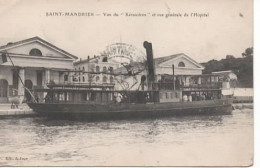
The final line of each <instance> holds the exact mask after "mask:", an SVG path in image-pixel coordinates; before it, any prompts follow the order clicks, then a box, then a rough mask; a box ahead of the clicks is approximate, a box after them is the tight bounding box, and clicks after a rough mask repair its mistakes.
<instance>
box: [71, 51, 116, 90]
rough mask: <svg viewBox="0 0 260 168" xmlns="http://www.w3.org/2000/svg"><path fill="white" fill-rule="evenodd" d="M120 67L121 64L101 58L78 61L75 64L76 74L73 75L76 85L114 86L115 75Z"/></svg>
mask: <svg viewBox="0 0 260 168" xmlns="http://www.w3.org/2000/svg"><path fill="white" fill-rule="evenodd" d="M119 66H120V64H119V63H115V62H112V61H109V60H107V59H104V57H101V56H94V57H92V58H88V59H85V60H79V61H76V62H74V70H75V72H74V73H73V74H72V75H73V76H74V83H82V84H96V85H101V84H106V85H111V86H112V85H113V86H114V84H115V76H114V75H113V74H114V70H115V69H117V68H118V67H119Z"/></svg>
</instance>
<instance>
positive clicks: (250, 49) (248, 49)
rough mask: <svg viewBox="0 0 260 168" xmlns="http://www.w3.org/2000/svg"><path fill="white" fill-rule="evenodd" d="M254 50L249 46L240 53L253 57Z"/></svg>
mask: <svg viewBox="0 0 260 168" xmlns="http://www.w3.org/2000/svg"><path fill="white" fill-rule="evenodd" d="M253 54H254V51H253V47H251V48H247V49H246V50H245V52H243V53H242V56H243V57H253Z"/></svg>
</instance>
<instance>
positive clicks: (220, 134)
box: [0, 109, 254, 166]
mask: <svg viewBox="0 0 260 168" xmlns="http://www.w3.org/2000/svg"><path fill="white" fill-rule="evenodd" d="M253 154H254V151H253V110H252V109H236V110H233V112H232V114H231V115H212V116H211V115H193V116H175V117H174V116H173V117H167V118H154V119H131V120H110V121H86V120H84V119H81V120H70V119H57V118H56V119H50V118H46V117H39V116H37V117H27V118H17V117H13V118H5V119H0V166H249V165H251V164H252V163H253V159H254V158H253Z"/></svg>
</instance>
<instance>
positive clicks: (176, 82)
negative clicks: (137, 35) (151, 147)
mask: <svg viewBox="0 0 260 168" xmlns="http://www.w3.org/2000/svg"><path fill="white" fill-rule="evenodd" d="M144 48H145V49H146V57H147V61H146V64H145V67H146V70H145V71H144V72H146V75H141V73H140V74H138V75H141V78H140V79H141V80H140V87H138V89H136V90H123V89H122V90H116V89H115V85H114V84H111V83H107V84H106V83H103V84H91V83H88V84H83V83H69V82H66V83H65V82H64V83H59V84H55V83H49V84H48V85H47V86H48V88H39V89H34V90H33V91H32V94H31V96H32V99H31V101H29V102H27V104H28V106H29V107H30V108H31V109H33V111H35V112H36V113H39V114H42V115H47V116H57V117H63V116H66V117H67V116H69V117H85V118H88V119H109V118H132V117H138V118H143V117H144V118H156V117H166V116H171V115H199V114H206V115H214V114H231V112H232V98H228V97H224V96H223V95H222V94H221V83H220V82H219V80H218V79H219V76H218V75H214V74H206V75H194V76H192V78H193V79H194V81H197V82H193V83H190V84H189V85H185V86H184V85H183V84H182V82H181V80H180V79H181V78H183V77H185V76H182V75H174V66H173V74H172V75H164V76H162V77H161V79H160V80H158V79H157V77H156V74H155V66H154V60H153V51H152V44H151V43H149V42H144ZM121 75H122V74H121ZM127 75H136V74H133V72H128V74H127ZM144 86H147V89H145V87H144ZM40 95H42V96H41V97H44V98H43V100H41V101H40V100H39V98H38V97H39V96H40Z"/></svg>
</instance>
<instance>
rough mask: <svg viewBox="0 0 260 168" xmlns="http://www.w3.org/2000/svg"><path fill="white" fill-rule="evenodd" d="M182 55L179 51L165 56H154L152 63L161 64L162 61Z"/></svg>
mask: <svg viewBox="0 0 260 168" xmlns="http://www.w3.org/2000/svg"><path fill="white" fill-rule="evenodd" d="M181 55H183V53H179V54H174V55H170V56H166V57H159V58H154V63H155V64H156V65H158V64H161V63H163V62H166V61H169V60H171V59H174V58H177V57H178V56H181Z"/></svg>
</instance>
